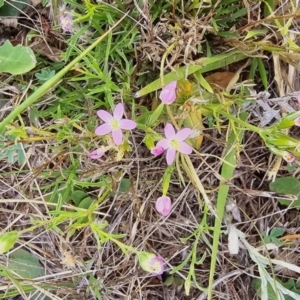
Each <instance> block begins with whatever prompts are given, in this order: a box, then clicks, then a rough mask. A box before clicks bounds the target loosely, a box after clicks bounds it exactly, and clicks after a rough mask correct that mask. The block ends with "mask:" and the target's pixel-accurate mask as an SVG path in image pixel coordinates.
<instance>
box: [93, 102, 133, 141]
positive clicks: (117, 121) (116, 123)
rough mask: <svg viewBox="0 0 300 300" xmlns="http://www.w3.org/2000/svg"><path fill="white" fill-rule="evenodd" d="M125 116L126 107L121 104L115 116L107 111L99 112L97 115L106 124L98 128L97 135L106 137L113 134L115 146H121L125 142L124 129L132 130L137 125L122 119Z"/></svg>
mask: <svg viewBox="0 0 300 300" xmlns="http://www.w3.org/2000/svg"><path fill="white" fill-rule="evenodd" d="M123 114H124V105H123V104H122V103H119V104H117V105H116V107H115V109H114V111H113V115H111V114H110V113H108V112H107V111H105V110H98V111H97V115H98V117H99V118H100V119H102V120H103V121H104V122H105V123H104V124H102V125H100V126H99V127H97V128H96V130H95V133H96V134H97V135H106V134H108V133H110V132H111V133H112V138H113V140H114V142H115V144H116V145H117V146H118V145H121V144H122V141H123V133H122V129H125V130H131V129H134V128H135V127H136V126H137V125H136V123H135V122H134V121H132V120H128V119H122V117H123Z"/></svg>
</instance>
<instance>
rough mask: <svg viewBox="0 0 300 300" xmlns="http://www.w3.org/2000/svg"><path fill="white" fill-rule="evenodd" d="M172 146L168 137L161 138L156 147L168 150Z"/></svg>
mask: <svg viewBox="0 0 300 300" xmlns="http://www.w3.org/2000/svg"><path fill="white" fill-rule="evenodd" d="M169 147H170V145H169V140H167V139H163V140H160V141H159V142H158V143H157V144H156V147H155V148H163V149H164V150H167V149H168V148H169Z"/></svg>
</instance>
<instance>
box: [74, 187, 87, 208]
mask: <svg viewBox="0 0 300 300" xmlns="http://www.w3.org/2000/svg"><path fill="white" fill-rule="evenodd" d="M87 197H88V194H87V193H86V192H84V191H81V190H77V191H74V192H73V193H72V195H71V199H72V200H73V201H74V202H75V203H76V204H77V205H79V204H80V202H81V201H82V200H83V199H85V198H87Z"/></svg>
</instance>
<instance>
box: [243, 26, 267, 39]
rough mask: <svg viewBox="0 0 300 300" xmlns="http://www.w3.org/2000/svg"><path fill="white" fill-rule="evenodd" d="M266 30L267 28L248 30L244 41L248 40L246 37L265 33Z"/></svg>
mask: <svg viewBox="0 0 300 300" xmlns="http://www.w3.org/2000/svg"><path fill="white" fill-rule="evenodd" d="M267 32H268V29H267V28H263V29H257V30H250V31H248V33H247V35H246V37H245V38H244V41H245V40H248V39H250V38H252V37H254V36H259V35H266V33H267Z"/></svg>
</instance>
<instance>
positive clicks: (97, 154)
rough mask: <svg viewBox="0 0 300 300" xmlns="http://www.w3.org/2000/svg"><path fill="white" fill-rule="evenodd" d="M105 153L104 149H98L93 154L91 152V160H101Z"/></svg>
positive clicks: (89, 155)
mask: <svg viewBox="0 0 300 300" xmlns="http://www.w3.org/2000/svg"><path fill="white" fill-rule="evenodd" d="M104 153H105V150H104V149H103V148H98V149H96V150H94V151H92V152H90V153H89V154H88V157H89V158H91V159H98V158H100V157H101V156H103V155H104Z"/></svg>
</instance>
